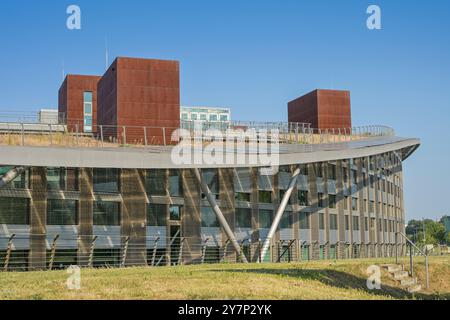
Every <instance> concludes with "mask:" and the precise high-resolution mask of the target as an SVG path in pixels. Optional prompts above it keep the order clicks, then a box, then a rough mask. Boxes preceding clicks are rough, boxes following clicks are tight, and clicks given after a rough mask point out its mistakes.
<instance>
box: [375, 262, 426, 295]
mask: <svg viewBox="0 0 450 320" xmlns="http://www.w3.org/2000/svg"><path fill="white" fill-rule="evenodd" d="M381 267H382V268H383V269H385V270H387V272H389V274H390V275H391V276H392V277H393V278H394V279H395V280H397V281H398V282H399V283H400V286H402V287H404V288H405V289H406V290H408V292H410V293H413V292H418V291H420V290H422V286H421V285H420V284H419V283H418V282H417V278H413V277H411V276H410V275H409V273H408V271H405V270H404V268H403V266H402V265H399V264H385V265H382V266H381Z"/></svg>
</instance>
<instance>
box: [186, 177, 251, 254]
mask: <svg viewBox="0 0 450 320" xmlns="http://www.w3.org/2000/svg"><path fill="white" fill-rule="evenodd" d="M192 170H193V171H194V175H195V178H196V179H197V182H198V183H199V184H200V186H201V188H202V192H203V193H204V194H205V195H206V198H207V199H208V202H209V204H210V206H211V208H212V209H213V210H214V213H215V214H216V216H217V219H218V220H219V223H220V225H221V226H222V228H223V229H224V230H225V233H226V235H227V237H228V239H230V241H231V243H232V245H233V247H234V249H235V250H236V253H237V254H238V257H240V258H241V260H242V262H244V263H248V261H247V258H246V257H245V255H244V253H243V252H242V251H241V247H240V246H239V243H238V242H237V241H236V238H235V236H234V233H233V231H232V230H231V228H230V226H229V225H228V222H227V220H226V219H225V217H224V215H223V213H222V211H221V210H220V208H219V206H218V205H217V202H216V199H215V197H214V195H213V194H212V193H211V190H210V189H209V187H208V185H207V184H206V182H205V181H204V180H203V178H202V175H201V173H200V170H199V169H197V168H193V169H192Z"/></svg>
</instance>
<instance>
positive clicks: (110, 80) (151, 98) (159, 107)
mask: <svg viewBox="0 0 450 320" xmlns="http://www.w3.org/2000/svg"><path fill="white" fill-rule="evenodd" d="M98 96H99V108H98V117H99V122H98V123H99V124H100V125H102V126H105V132H106V131H107V128H108V126H118V129H117V131H114V132H112V134H109V133H105V134H106V135H107V136H113V137H114V138H116V139H117V140H118V141H120V142H126V143H142V144H143V143H145V142H147V143H148V144H163V143H164V141H166V143H169V142H170V137H171V133H172V132H173V130H175V129H177V128H179V126H180V71H179V63H178V62H177V61H166V60H153V59H135V58H117V59H116V60H115V61H114V63H113V64H112V65H111V67H110V68H109V69H108V71H107V72H106V73H105V75H104V76H103V78H102V79H101V80H100V82H99V85H98ZM144 127H145V128H144ZM163 128H165V130H163Z"/></svg>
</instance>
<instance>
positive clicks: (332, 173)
mask: <svg viewBox="0 0 450 320" xmlns="http://www.w3.org/2000/svg"><path fill="white" fill-rule="evenodd" d="M328 179H329V180H336V165H334V164H331V163H330V164H328Z"/></svg>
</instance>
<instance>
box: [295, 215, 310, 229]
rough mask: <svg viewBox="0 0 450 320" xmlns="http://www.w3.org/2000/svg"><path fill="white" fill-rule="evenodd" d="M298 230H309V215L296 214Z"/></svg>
mask: <svg viewBox="0 0 450 320" xmlns="http://www.w3.org/2000/svg"><path fill="white" fill-rule="evenodd" d="M298 218H299V227H300V229H309V214H308V213H305V212H300V213H299V214H298Z"/></svg>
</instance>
